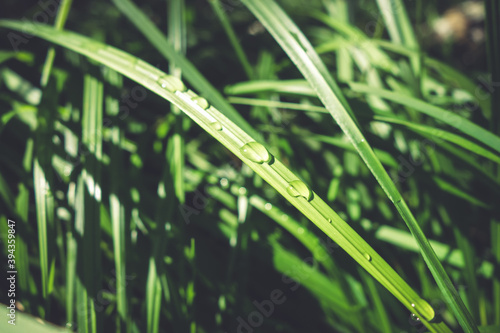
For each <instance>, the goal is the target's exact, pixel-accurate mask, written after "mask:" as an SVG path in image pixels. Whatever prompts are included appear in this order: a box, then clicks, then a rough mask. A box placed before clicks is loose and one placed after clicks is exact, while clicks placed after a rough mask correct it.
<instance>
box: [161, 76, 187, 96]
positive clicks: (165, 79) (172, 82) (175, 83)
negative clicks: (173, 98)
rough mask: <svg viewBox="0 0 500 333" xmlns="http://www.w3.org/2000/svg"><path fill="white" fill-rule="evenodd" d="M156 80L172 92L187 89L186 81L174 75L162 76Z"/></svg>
mask: <svg viewBox="0 0 500 333" xmlns="http://www.w3.org/2000/svg"><path fill="white" fill-rule="evenodd" d="M156 82H157V83H158V84H159V85H160V87H162V88H163V89H166V90H168V91H170V92H176V91H186V86H185V85H184V83H183V82H182V81H181V80H179V79H178V78H176V77H175V76H172V75H166V76H162V77H160V78H159V79H158V81H156Z"/></svg>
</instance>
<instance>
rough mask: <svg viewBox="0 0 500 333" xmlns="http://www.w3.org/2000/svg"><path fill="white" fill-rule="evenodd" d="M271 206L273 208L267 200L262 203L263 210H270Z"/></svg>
mask: <svg viewBox="0 0 500 333" xmlns="http://www.w3.org/2000/svg"><path fill="white" fill-rule="evenodd" d="M271 208H273V205H272V204H271V203H269V202H268V203H266V204H265V205H264V209H265V210H271Z"/></svg>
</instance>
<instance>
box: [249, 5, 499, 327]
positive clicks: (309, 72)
mask: <svg viewBox="0 0 500 333" xmlns="http://www.w3.org/2000/svg"><path fill="white" fill-rule="evenodd" d="M243 3H244V4H245V5H246V6H247V7H248V8H249V9H250V10H251V11H252V12H253V13H254V15H256V16H257V18H258V19H259V20H260V21H261V23H262V24H263V25H264V26H265V27H266V28H267V30H268V31H269V32H270V33H271V34H272V35H273V37H274V38H275V39H276V40H277V41H278V43H279V44H280V45H281V47H282V48H283V49H284V51H285V52H286V53H287V54H288V56H289V57H290V58H291V59H292V61H293V62H294V63H295V65H296V66H297V68H298V69H299V70H300V71H301V72H302V74H303V75H304V77H305V78H306V79H307V80H308V81H309V83H310V84H311V86H312V87H313V88H314V89H315V90H316V91H317V93H318V97H319V98H320V99H321V101H322V102H323V104H324V105H325V107H326V108H327V109H328V110H329V111H330V113H331V114H332V116H333V117H334V119H335V120H336V122H337V124H338V125H339V126H340V128H341V129H342V130H343V131H344V133H345V134H346V135H347V136H348V137H349V139H350V140H351V142H352V143H353V145H354V146H355V147H356V149H357V151H358V153H359V154H360V156H361V157H362V158H363V160H364V162H365V163H366V165H367V166H368V168H369V169H370V171H371V172H372V173H373V175H374V176H375V178H376V179H377V181H378V182H379V184H380V185H381V186H382V188H383V189H384V191H385V192H386V194H387V196H388V197H389V199H390V200H391V201H392V202H393V203H394V205H395V206H396V208H397V210H398V212H399V213H400V215H401V216H402V217H403V220H404V221H405V222H406V224H407V226H408V228H409V229H410V231H411V232H412V234H413V235H414V237H415V238H416V239H417V242H418V243H419V246H420V247H421V249H422V255H423V257H424V259H425V261H426V263H427V265H428V267H429V269H430V270H431V273H432V275H433V276H434V279H435V280H436V282H437V284H438V286H439V288H440V289H441V292H442V293H443V295H444V297H445V299H446V300H447V302H448V303H449V305H450V307H451V309H452V311H453V313H454V314H455V316H456V317H457V319H458V321H459V323H460V325H461V326H462V327H463V328H464V330H466V331H467V332H477V327H476V325H475V323H474V320H473V318H472V316H471V315H470V313H469V311H468V310H467V308H466V306H465V304H464V303H463V301H462V300H461V299H460V296H459V295H458V293H457V291H456V289H455V287H454V286H453V284H452V282H451V280H450V278H449V277H448V275H447V274H446V271H445V270H444V268H443V266H442V265H441V262H440V261H439V260H438V258H437V257H436V254H435V253H434V251H433V250H432V247H431V246H430V244H429V242H428V240H427V238H426V237H425V235H424V233H423V232H422V230H421V228H420V226H419V225H418V223H417V221H416V220H415V218H414V216H413V214H412V213H411V211H410V210H409V208H408V206H407V204H406V202H405V201H404V199H403V198H402V196H401V194H400V193H399V191H398V190H397V188H396V186H395V185H394V183H393V182H392V180H391V178H390V177H389V175H388V174H387V172H386V171H385V169H384V168H383V167H382V164H381V163H380V161H379V160H378V159H377V157H376V156H375V154H374V153H373V150H372V149H371V147H370V145H369V144H368V143H367V142H366V140H365V138H364V136H363V134H362V133H361V132H360V130H359V128H358V126H357V125H356V123H355V121H354V120H353V119H352V118H351V117H350V114H351V113H352V111H351V112H350V109H349V108H348V107H346V105H347V103H346V102H345V100H344V99H343V97H340V98H339V97H338V96H342V95H341V94H340V92H339V89H334V88H332V84H331V83H332V82H333V79H332V78H331V76H330V74H329V72H328V71H326V68H325V66H324V64H323V63H322V61H321V59H320V58H319V56H318V55H317V54H316V52H315V51H314V48H313V47H312V46H311V44H310V43H309V41H308V40H307V38H306V37H305V36H304V35H303V34H302V32H301V31H300V30H299V28H298V27H297V26H296V25H295V24H294V23H293V22H292V21H291V20H290V19H289V18H288V16H287V15H286V14H285V13H284V12H283V11H282V9H281V8H280V7H279V6H278V5H276V3H274V2H273V1H271V0H267V1H263V0H254V1H249V0H243ZM499 148H500V147H499Z"/></svg>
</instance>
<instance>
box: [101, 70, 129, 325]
mask: <svg viewBox="0 0 500 333" xmlns="http://www.w3.org/2000/svg"><path fill="white" fill-rule="evenodd" d="M105 76H106V78H107V80H108V81H109V83H110V84H111V85H112V86H113V87H117V88H121V87H122V77H121V75H119V74H118V73H116V72H115V71H107V73H106V74H105ZM105 100H106V113H107V115H108V116H110V117H116V116H117V115H118V114H119V112H120V110H119V109H120V105H119V101H118V100H117V99H115V98H113V97H112V96H110V95H108V96H106V99H105ZM110 130H111V144H112V146H111V149H110V163H109V168H110V170H111V172H110V173H111V174H110V175H109V178H110V192H111V193H110V195H109V207H110V209H109V210H110V218H111V224H112V229H113V254H114V262H115V271H116V310H117V312H118V319H117V331H119V332H130V326H129V319H130V318H129V317H130V315H129V313H128V308H129V305H128V298H127V287H126V286H127V281H126V276H127V268H126V263H127V256H126V248H127V242H126V237H127V234H128V232H127V230H128V228H127V218H126V215H125V204H124V203H123V201H122V199H121V198H120V194H121V193H123V192H124V191H123V188H122V186H121V184H122V179H123V177H124V175H125V172H124V170H123V161H124V156H123V154H122V150H121V149H120V144H121V142H122V140H123V130H122V129H121V128H120V126H119V125H115V126H113V127H111V129H110Z"/></svg>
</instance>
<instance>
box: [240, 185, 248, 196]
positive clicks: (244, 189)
mask: <svg viewBox="0 0 500 333" xmlns="http://www.w3.org/2000/svg"><path fill="white" fill-rule="evenodd" d="M238 193H239V195H245V194H247V189H246V188H244V187H240V188H239V189H238Z"/></svg>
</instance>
